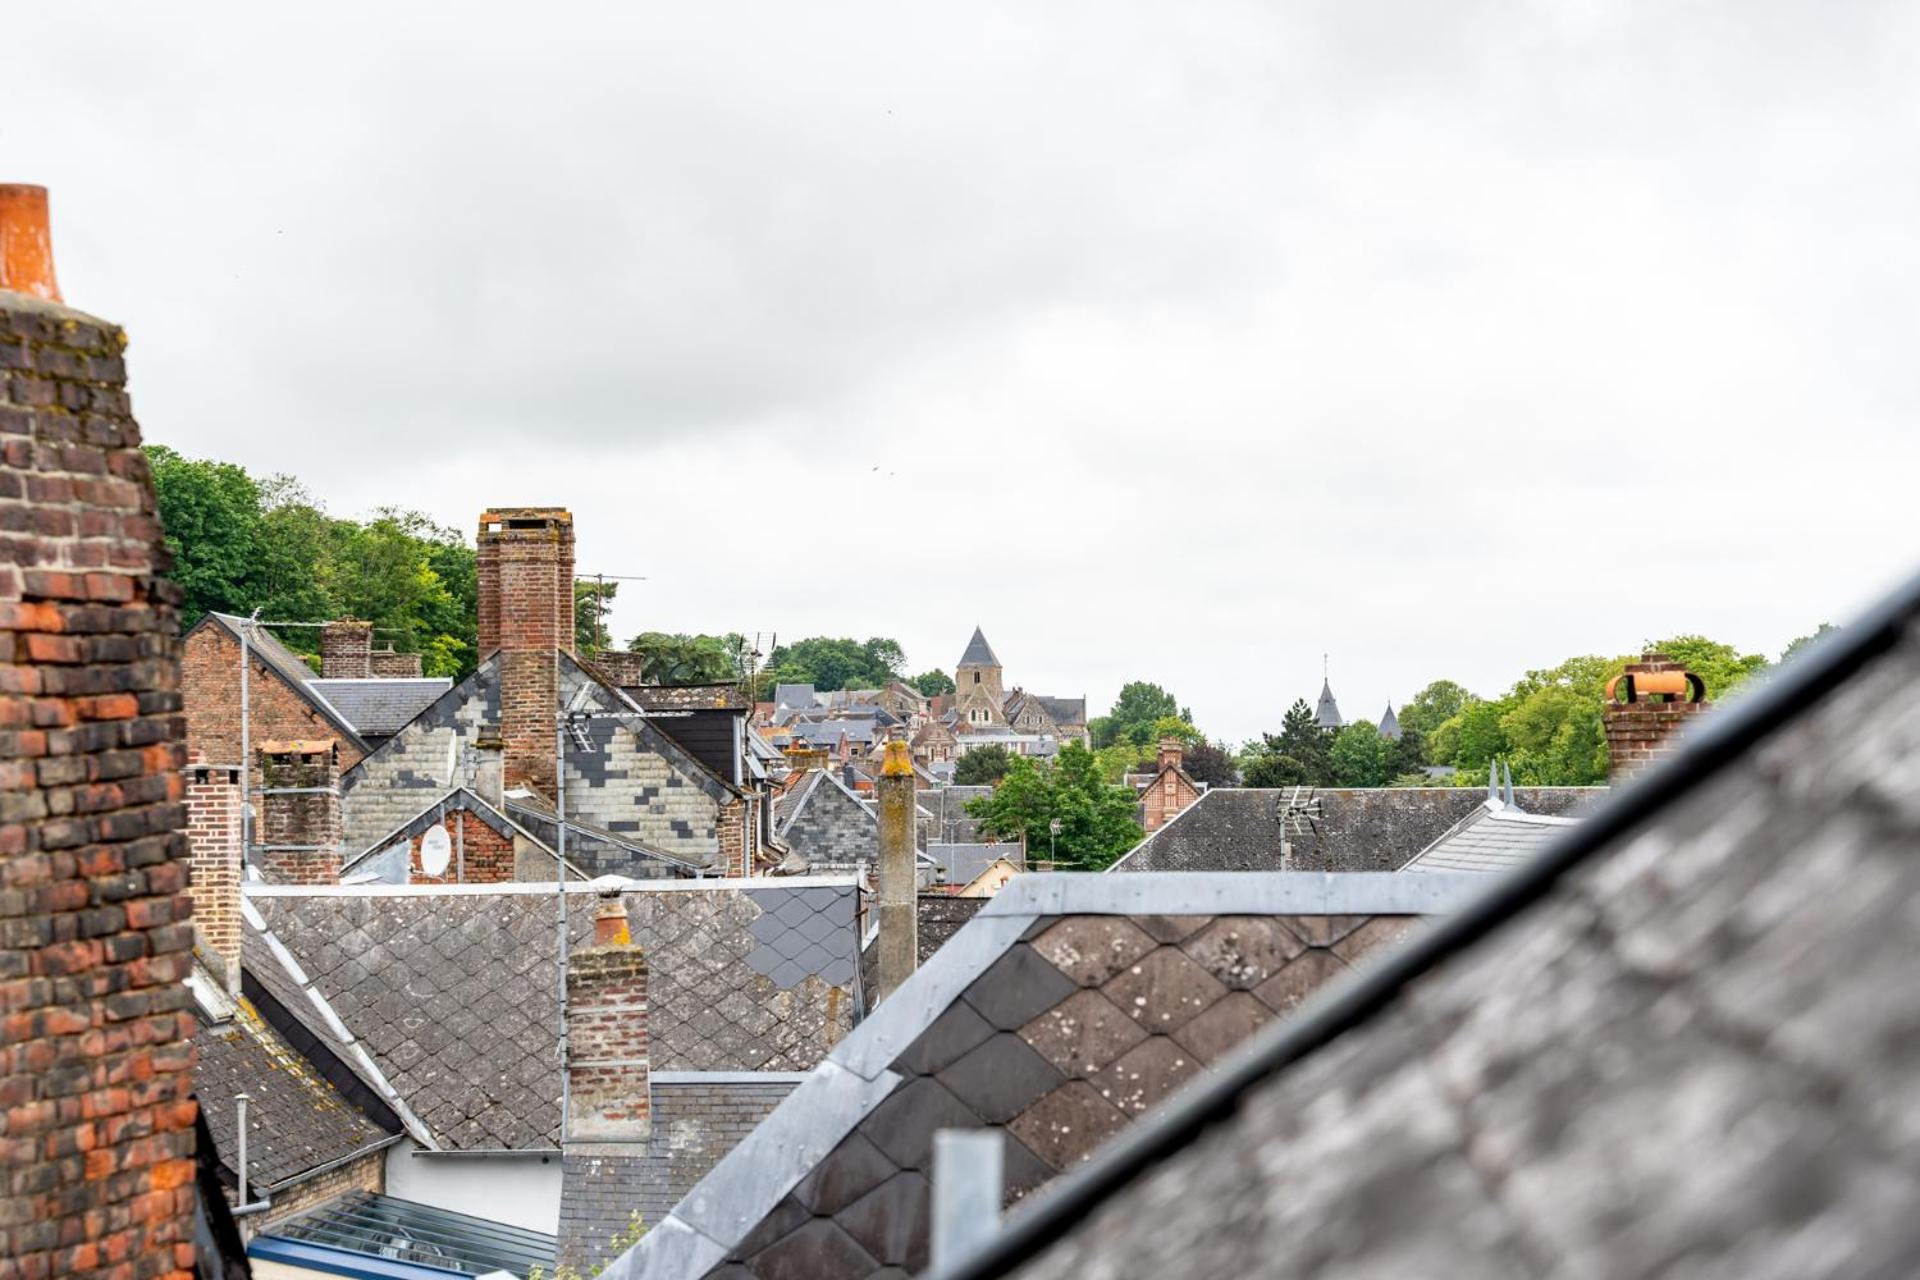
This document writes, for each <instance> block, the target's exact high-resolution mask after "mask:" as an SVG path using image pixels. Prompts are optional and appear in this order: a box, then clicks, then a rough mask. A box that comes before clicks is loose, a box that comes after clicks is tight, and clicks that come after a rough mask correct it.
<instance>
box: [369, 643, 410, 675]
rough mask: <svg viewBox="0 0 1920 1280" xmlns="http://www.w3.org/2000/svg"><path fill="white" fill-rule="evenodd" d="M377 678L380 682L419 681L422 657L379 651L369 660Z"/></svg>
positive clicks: (389, 650)
mask: <svg viewBox="0 0 1920 1280" xmlns="http://www.w3.org/2000/svg"><path fill="white" fill-rule="evenodd" d="M369 662H370V665H371V667H372V670H373V675H374V676H375V678H377V679H380V680H418V679H419V678H420V655H419V654H417V653H395V652H394V651H393V650H391V649H377V650H375V651H374V653H373V655H372V656H371V658H370V659H369Z"/></svg>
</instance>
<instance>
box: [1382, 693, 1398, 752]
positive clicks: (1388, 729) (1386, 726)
mask: <svg viewBox="0 0 1920 1280" xmlns="http://www.w3.org/2000/svg"><path fill="white" fill-rule="evenodd" d="M1380 736H1381V737H1383V738H1385V739H1386V740H1387V741H1389V742H1398V741H1400V717H1399V716H1397V715H1395V714H1393V704H1392V703H1391V702H1389V703H1388V704H1387V712H1386V714H1385V715H1383V716H1381V717H1380Z"/></svg>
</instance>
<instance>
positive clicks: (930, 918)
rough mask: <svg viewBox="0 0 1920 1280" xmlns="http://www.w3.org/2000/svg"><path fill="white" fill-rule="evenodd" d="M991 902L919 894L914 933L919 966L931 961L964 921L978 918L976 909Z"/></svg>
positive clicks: (947, 894)
mask: <svg viewBox="0 0 1920 1280" xmlns="http://www.w3.org/2000/svg"><path fill="white" fill-rule="evenodd" d="M991 901H992V899H991V898H957V897H955V896H954V895H953V894H950V893H923V894H920V895H919V897H918V905H919V910H918V914H917V919H918V921H919V924H918V927H917V928H916V929H915V930H914V942H915V943H916V944H917V946H918V950H919V953H920V963H921V964H925V963H926V962H927V961H928V960H929V959H930V958H932V956H933V953H934V952H936V951H938V950H939V949H940V948H941V947H943V946H945V945H946V944H947V942H948V941H949V940H950V939H951V938H952V937H953V936H954V935H955V934H957V933H959V932H960V930H961V928H962V927H963V926H964V925H965V924H966V923H967V921H969V920H971V919H973V918H974V917H975V916H977V915H979V914H980V909H981V908H982V907H984V906H986V905H987V903H989V902H991Z"/></svg>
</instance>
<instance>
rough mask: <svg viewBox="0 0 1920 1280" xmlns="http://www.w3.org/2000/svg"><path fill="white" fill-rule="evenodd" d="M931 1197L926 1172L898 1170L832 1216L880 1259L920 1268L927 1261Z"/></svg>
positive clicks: (908, 1267) (860, 1243)
mask: <svg viewBox="0 0 1920 1280" xmlns="http://www.w3.org/2000/svg"><path fill="white" fill-rule="evenodd" d="M932 1200H933V1192H932V1188H931V1187H929V1186H928V1185H927V1179H926V1178H925V1177H924V1176H923V1175H921V1174H919V1173H914V1172H907V1173H897V1174H895V1175H894V1176H893V1177H891V1178H889V1179H887V1180H886V1181H885V1182H883V1183H881V1184H880V1185H879V1186H878V1187H875V1188H874V1189H873V1190H872V1191H869V1192H868V1193H867V1194H866V1195H864V1196H862V1197H861V1198H860V1199H859V1200H857V1201H855V1202H854V1203H853V1204H851V1205H849V1206H848V1207H847V1208H845V1209H842V1210H841V1211H840V1212H839V1213H836V1214H834V1215H833V1220H834V1221H835V1222H837V1223H839V1224H840V1226H841V1228H842V1229H844V1230H845V1231H846V1233H847V1234H848V1235H850V1236H852V1237H853V1238H854V1240H855V1241H857V1242H858V1243H859V1245H860V1247H861V1248H863V1249H865V1250H866V1251H867V1252H868V1253H870V1254H872V1255H873V1256H874V1257H875V1258H878V1259H879V1260H880V1261H881V1262H884V1263H889V1264H891V1265H893V1266H903V1267H906V1268H907V1269H908V1270H911V1271H919V1270H920V1269H921V1268H922V1267H924V1266H925V1265H926V1261H927V1244H928V1237H929V1236H930V1235H931V1228H930V1225H929V1219H930V1215H931V1205H932Z"/></svg>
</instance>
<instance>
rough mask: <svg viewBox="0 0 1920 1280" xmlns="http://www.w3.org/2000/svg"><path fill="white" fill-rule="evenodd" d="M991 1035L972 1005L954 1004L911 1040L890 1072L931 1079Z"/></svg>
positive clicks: (991, 1031) (990, 1028) (989, 1028)
mask: <svg viewBox="0 0 1920 1280" xmlns="http://www.w3.org/2000/svg"><path fill="white" fill-rule="evenodd" d="M992 1034H993V1027H992V1026H991V1025H990V1024H989V1023H988V1022H987V1020H986V1019H985V1018H983V1017H981V1016H980V1015H979V1014H978V1013H976V1012H975V1011H974V1008H973V1006H972V1005H970V1004H968V1003H967V1002H966V1001H964V1000H956V1001H954V1002H953V1003H952V1004H950V1005H948V1006H947V1009H946V1012H944V1013H942V1014H941V1015H940V1016H939V1017H937V1018H935V1019H934V1020H933V1025H932V1026H930V1027H928V1028H927V1029H926V1030H925V1031H922V1032H921V1033H920V1034H919V1035H918V1036H916V1037H915V1038H914V1041H913V1043H912V1044H910V1045H908V1046H907V1050H906V1052H905V1053H902V1054H901V1055H900V1056H899V1057H898V1058H896V1059H895V1060H894V1063H893V1069H894V1070H895V1071H901V1070H905V1071H912V1072H915V1073H917V1074H919V1075H932V1074H933V1073H934V1072H936V1071H938V1070H940V1069H941V1068H942V1067H944V1066H946V1065H947V1064H948V1063H950V1062H956V1061H958V1060H959V1059H960V1057H961V1055H963V1054H965V1053H966V1052H968V1051H969V1050H971V1049H972V1048H973V1047H974V1046H975V1045H978V1044H980V1043H982V1042H983V1041H985V1040H986V1039H987V1037H988V1036H991V1035H992Z"/></svg>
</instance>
